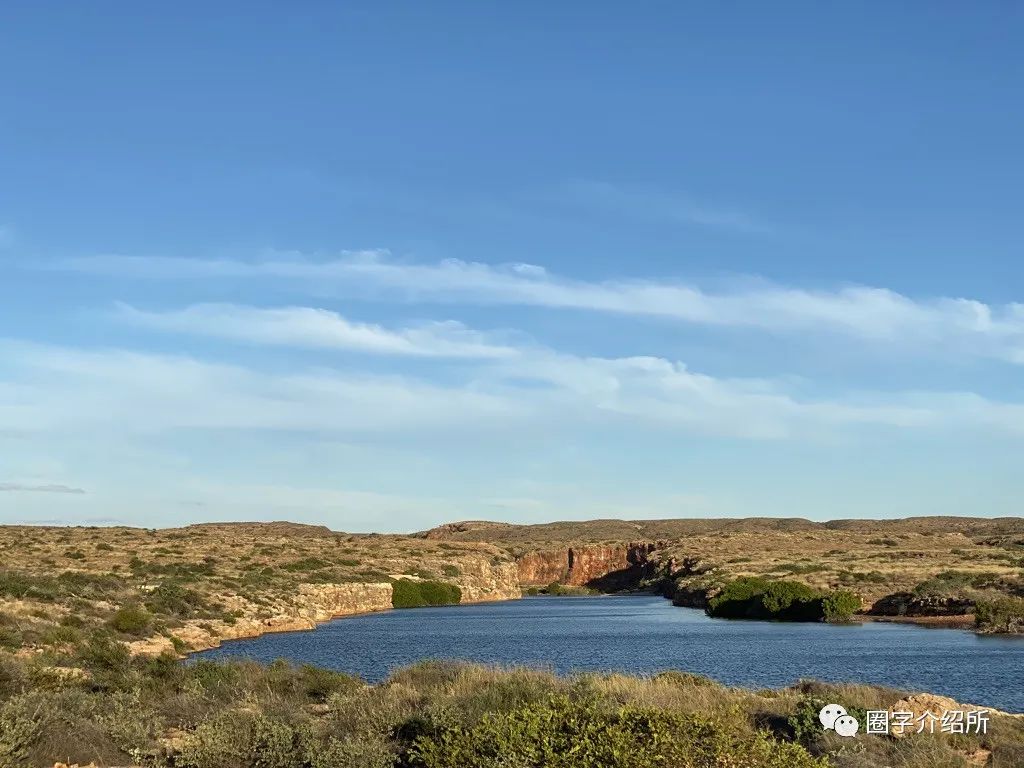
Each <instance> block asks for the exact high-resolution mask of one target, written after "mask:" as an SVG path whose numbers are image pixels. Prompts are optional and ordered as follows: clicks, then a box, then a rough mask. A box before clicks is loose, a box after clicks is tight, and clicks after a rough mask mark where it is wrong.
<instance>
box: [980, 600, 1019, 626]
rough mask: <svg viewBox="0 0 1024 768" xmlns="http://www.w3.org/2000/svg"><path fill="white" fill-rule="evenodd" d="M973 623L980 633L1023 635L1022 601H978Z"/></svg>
mask: <svg viewBox="0 0 1024 768" xmlns="http://www.w3.org/2000/svg"><path fill="white" fill-rule="evenodd" d="M974 623H975V625H976V626H977V628H978V630H979V631H981V632H986V633H1014V634H1019V633H1024V599H1022V598H1019V597H998V598H995V599H994V600H979V601H978V602H977V604H976V605H975V608H974Z"/></svg>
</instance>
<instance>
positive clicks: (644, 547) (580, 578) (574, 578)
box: [516, 542, 658, 591]
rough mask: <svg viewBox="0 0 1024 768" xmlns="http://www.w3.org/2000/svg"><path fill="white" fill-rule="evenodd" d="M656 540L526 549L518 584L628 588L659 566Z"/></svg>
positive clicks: (518, 566)
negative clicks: (657, 563)
mask: <svg viewBox="0 0 1024 768" xmlns="http://www.w3.org/2000/svg"><path fill="white" fill-rule="evenodd" d="M657 549H658V544H657V543H654V542H632V543H629V544H623V545H593V544H588V545H581V546H573V547H566V548H559V549H548V550H539V551H533V552H527V553H525V554H523V555H521V556H520V557H519V558H517V561H516V567H517V570H518V575H519V583H520V584H522V585H523V586H527V587H529V586H543V585H546V584H550V583H551V582H558V583H560V584H566V585H570V586H577V587H593V588H596V589H604V590H607V591H614V590H616V589H629V588H632V587H635V586H637V585H638V584H639V582H640V581H641V579H644V578H649V577H650V576H651V575H652V574H653V572H654V569H655V567H656V561H655V559H654V558H652V557H651V555H652V553H654V552H655V551H656V550H657Z"/></svg>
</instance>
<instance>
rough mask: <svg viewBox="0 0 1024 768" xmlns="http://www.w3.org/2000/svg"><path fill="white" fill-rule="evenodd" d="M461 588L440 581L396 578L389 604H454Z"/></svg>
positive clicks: (410, 605)
mask: <svg viewBox="0 0 1024 768" xmlns="http://www.w3.org/2000/svg"><path fill="white" fill-rule="evenodd" d="M461 600H462V590H461V589H459V588H458V587H457V586H455V585H454V584H446V583H444V582H442V581H413V580H412V579H396V580H395V581H394V582H393V584H392V592H391V604H392V605H393V606H394V607H395V608H422V607H425V606H428V605H456V604H458V603H459V602H460V601H461Z"/></svg>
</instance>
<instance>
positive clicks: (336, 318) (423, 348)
mask: <svg viewBox="0 0 1024 768" xmlns="http://www.w3.org/2000/svg"><path fill="white" fill-rule="evenodd" d="M118 313H119V315H120V317H121V318H122V319H124V320H127V321H129V322H132V323H135V324H137V325H141V326H144V327H147V328H153V329H157V330H162V331H173V332H179V333H189V334H197V335H202V336H212V337H218V338H223V339H230V340H234V341H244V342H251V343H254V344H272V345H281V346H292V347H304V348H312V349H345V350H357V351H362V352H370V353H375V354H386V355H408V356H413V357H450V358H501V357H511V356H514V355H516V354H517V353H516V350H515V349H514V348H512V347H510V346H507V345H502V344H499V343H496V342H492V341H491V340H489V338H488V337H487V336H486V335H485V334H483V333H480V332H478V331H473V330H470V329H468V328H466V326H464V325H463V324H462V323H458V322H455V321H446V322H431V323H426V324H423V325H419V326H416V327H412V328H401V329H398V330H389V329H386V328H384V327H382V326H380V325H375V324H370V323H355V322H351V321H349V320H347V319H345V318H344V317H342V316H341V315H339V314H338V313H337V312H331V311H329V310H325V309H314V308H310V307H281V308H260V307H248V306H239V305H234V304H197V305H193V306H190V307H187V308H185V309H180V310H174V311H168V312H147V311H143V310H139V309H135V308H134V307H131V306H128V305H126V304H120V305H119V307H118Z"/></svg>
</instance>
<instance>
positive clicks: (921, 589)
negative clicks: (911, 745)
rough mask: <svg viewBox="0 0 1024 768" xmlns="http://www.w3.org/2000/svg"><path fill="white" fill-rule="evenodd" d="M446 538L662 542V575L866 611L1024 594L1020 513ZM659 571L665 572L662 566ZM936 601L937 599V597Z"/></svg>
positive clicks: (512, 531) (528, 546) (446, 533)
mask: <svg viewBox="0 0 1024 768" xmlns="http://www.w3.org/2000/svg"><path fill="white" fill-rule="evenodd" d="M431 535H432V536H436V537H438V538H441V539H443V540H445V541H461V542H484V541H487V542H492V543H494V544H498V545H500V546H502V547H505V548H506V549H508V550H509V551H510V552H512V553H514V554H516V555H523V554H525V553H527V552H531V551H534V550H545V549H552V548H556V547H561V548H569V547H574V548H576V549H585V548H586V547H588V546H609V545H614V544H621V543H623V542H630V541H632V542H657V543H658V548H657V549H656V550H655V551H654V552H653V553H651V558H652V560H653V561H654V564H655V571H656V572H657V578H662V577H664V576H665V575H666V573H665V572H666V571H670V572H671V573H674V574H676V575H677V576H681V577H684V578H685V577H687V576H689V577H691V579H697V578H699V577H701V576H704V577H706V576H707V575H709V574H711V575H714V576H715V577H718V578H720V579H729V578H733V577H737V576H763V577H767V578H770V579H786V580H792V581H797V582H801V583H804V584H807V585H809V586H811V587H814V588H817V589H830V590H836V589H847V590H851V591H853V592H855V593H856V594H857V595H858V596H859V597H860V598H861V599H862V601H863V604H864V608H865V609H868V608H870V607H871V606H872V605H873V604H874V603H876V602H877V601H878V600H880V599H881V598H884V597H886V596H889V595H893V594H894V593H908V594H914V595H915V596H918V597H920V598H928V597H932V598H945V599H947V602H949V603H950V607H951V608H954V609H955V608H956V606H957V603H956V602H954V601H956V600H959V599H966V600H968V601H972V600H975V599H978V598H1001V597H1011V598H1012V597H1024V579H1022V574H1024V519H1022V518H996V519H980V518H962V517H918V518H908V519H904V520H837V521H831V522H827V523H814V522H810V521H807V520H801V519H775V518H744V519H736V520H637V521H624V520H594V521H587V522H580V523H575V522H560V523H547V524H542V525H530V526H514V525H505V524H496V523H487V522H466V523H456V524H452V525H448V526H442V527H440V528H438V529H435V531H434V532H432V533H431ZM659 569H660V570H659ZM933 602H934V601H933Z"/></svg>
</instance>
